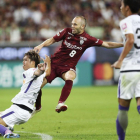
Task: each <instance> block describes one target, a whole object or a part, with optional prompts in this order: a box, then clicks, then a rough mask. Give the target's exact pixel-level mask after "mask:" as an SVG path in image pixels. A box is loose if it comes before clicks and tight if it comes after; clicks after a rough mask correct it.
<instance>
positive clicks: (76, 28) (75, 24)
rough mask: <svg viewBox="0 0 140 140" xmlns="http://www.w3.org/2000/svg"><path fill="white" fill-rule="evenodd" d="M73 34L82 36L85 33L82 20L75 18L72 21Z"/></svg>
mask: <svg viewBox="0 0 140 140" xmlns="http://www.w3.org/2000/svg"><path fill="white" fill-rule="evenodd" d="M71 27H72V33H73V34H81V33H82V32H83V27H82V24H81V18H74V19H73V20H72V25H71Z"/></svg>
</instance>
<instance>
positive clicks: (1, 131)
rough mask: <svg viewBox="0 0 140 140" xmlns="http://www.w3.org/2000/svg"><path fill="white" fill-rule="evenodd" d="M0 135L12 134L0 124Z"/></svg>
mask: <svg viewBox="0 0 140 140" xmlns="http://www.w3.org/2000/svg"><path fill="white" fill-rule="evenodd" d="M0 133H1V134H2V135H3V136H4V135H5V134H6V133H12V132H11V131H10V130H8V129H7V128H6V127H5V126H3V125H1V124H0Z"/></svg>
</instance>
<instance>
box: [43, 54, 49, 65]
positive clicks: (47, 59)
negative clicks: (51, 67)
mask: <svg viewBox="0 0 140 140" xmlns="http://www.w3.org/2000/svg"><path fill="white" fill-rule="evenodd" d="M42 60H43V61H44V63H45V64H48V63H50V62H51V60H50V57H49V56H47V55H45V59H44V58H42Z"/></svg>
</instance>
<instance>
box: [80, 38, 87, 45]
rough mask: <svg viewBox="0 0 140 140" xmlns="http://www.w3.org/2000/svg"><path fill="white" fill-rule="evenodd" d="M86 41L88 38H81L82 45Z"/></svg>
mask: <svg viewBox="0 0 140 140" xmlns="http://www.w3.org/2000/svg"><path fill="white" fill-rule="evenodd" d="M86 40H87V38H85V37H80V45H83V44H84V42H85V41H86Z"/></svg>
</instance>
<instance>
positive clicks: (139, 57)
mask: <svg viewBox="0 0 140 140" xmlns="http://www.w3.org/2000/svg"><path fill="white" fill-rule="evenodd" d="M120 28H121V32H122V38H123V43H124V44H125V42H126V37H125V35H126V34H133V35H134V45H133V47H132V49H131V51H130V52H129V54H128V55H127V56H126V57H125V58H124V60H123V64H122V66H121V70H120V71H121V72H125V71H140V16H139V15H131V16H128V17H127V18H125V19H123V20H122V21H121V22H120Z"/></svg>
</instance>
